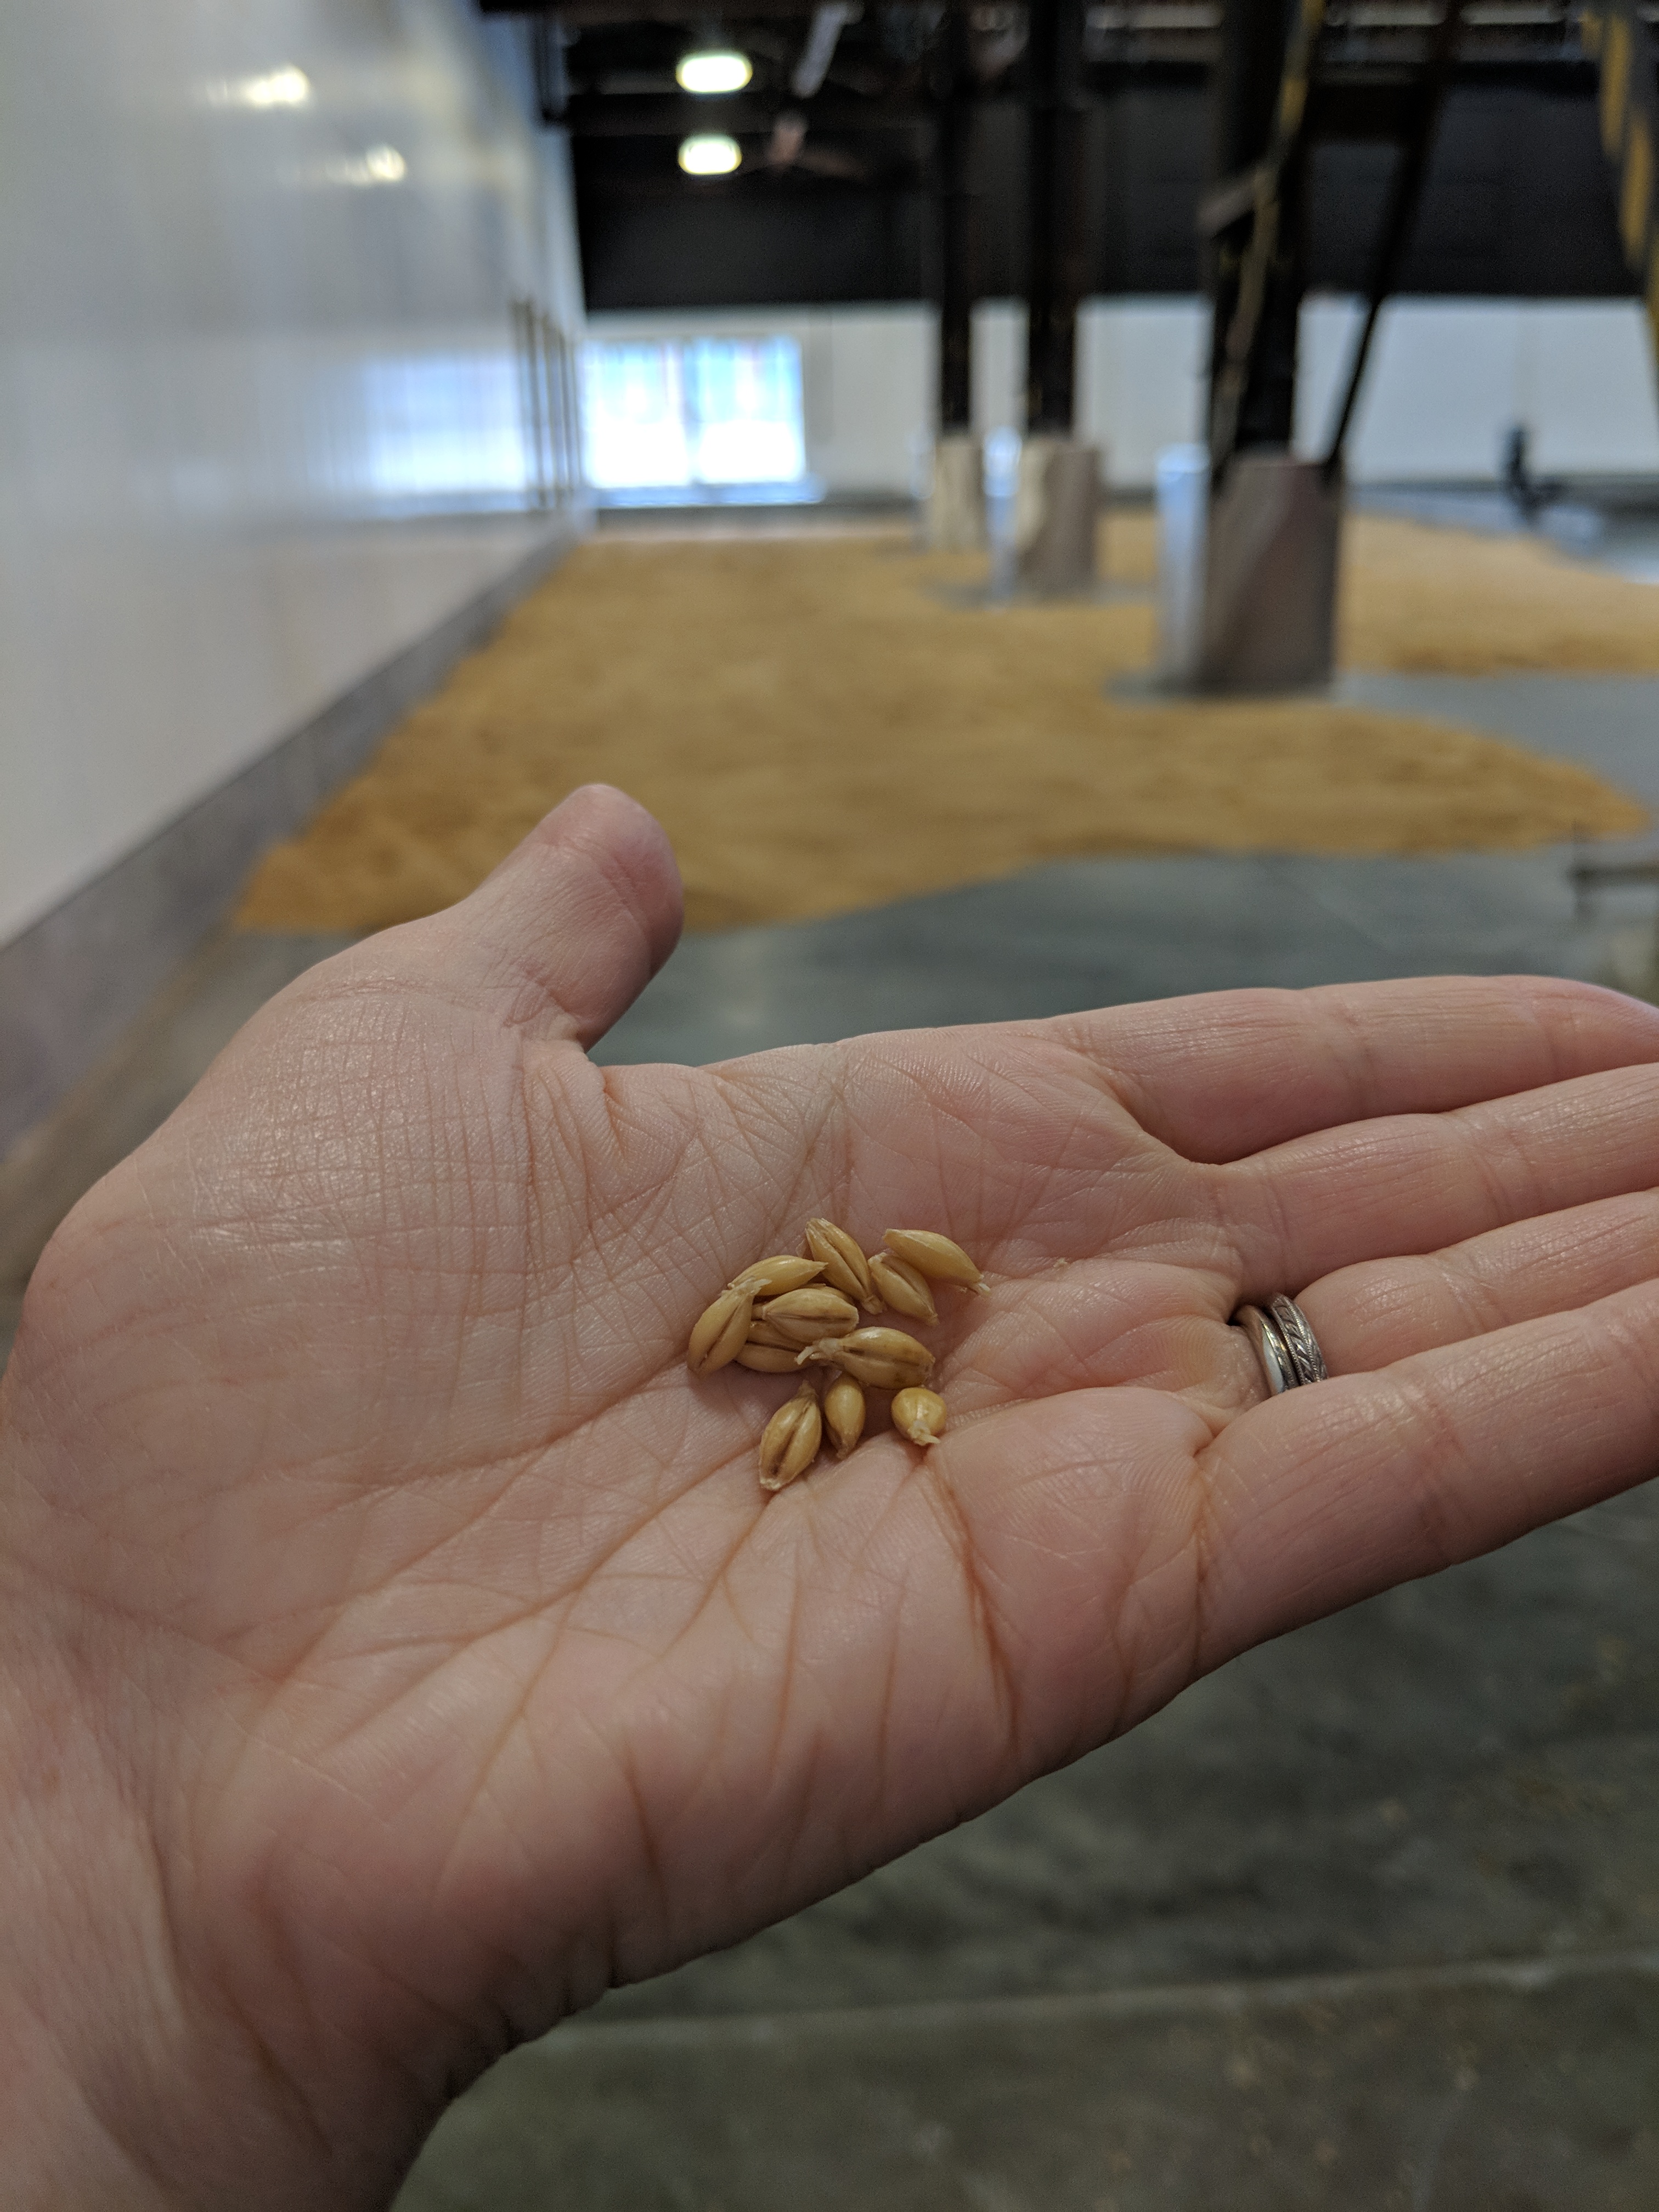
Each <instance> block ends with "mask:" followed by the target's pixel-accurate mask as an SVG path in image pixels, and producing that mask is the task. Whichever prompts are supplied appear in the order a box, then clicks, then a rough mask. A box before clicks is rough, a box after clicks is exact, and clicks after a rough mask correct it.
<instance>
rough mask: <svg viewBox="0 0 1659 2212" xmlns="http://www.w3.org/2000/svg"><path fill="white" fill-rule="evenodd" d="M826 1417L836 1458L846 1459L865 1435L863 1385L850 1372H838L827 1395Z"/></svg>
mask: <svg viewBox="0 0 1659 2212" xmlns="http://www.w3.org/2000/svg"><path fill="white" fill-rule="evenodd" d="M823 1420H824V1426H825V1427H826V1428H827V1429H828V1430H829V1441H830V1443H833V1444H834V1446H835V1448H836V1458H837V1459H845V1458H846V1456H847V1455H848V1452H850V1451H851V1450H852V1449H853V1448H854V1445H855V1444H856V1443H858V1440H859V1438H860V1437H861V1436H862V1435H863V1434H864V1389H863V1385H862V1384H861V1383H856V1382H854V1379H853V1377H852V1376H850V1375H848V1374H845V1373H842V1374H840V1375H837V1376H836V1379H835V1381H834V1382H833V1383H831V1384H830V1385H829V1389H827V1390H826V1391H825V1392H824V1394H823Z"/></svg>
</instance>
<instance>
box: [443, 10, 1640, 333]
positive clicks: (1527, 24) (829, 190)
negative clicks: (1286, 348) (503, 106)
mask: <svg viewBox="0 0 1659 2212" xmlns="http://www.w3.org/2000/svg"><path fill="white" fill-rule="evenodd" d="M480 4H481V5H482V6H483V9H484V10H485V12H487V13H490V14H517V15H526V14H530V15H531V25H532V28H531V35H532V40H533V41H534V42H535V44H536V46H537V47H538V56H539V64H540V68H539V76H540V82H541V83H542V87H543V97H544V110H545V112H546V113H547V116H548V119H549V120H555V119H556V120H557V121H559V122H560V123H561V124H562V125H563V127H565V128H566V129H568V131H569V132H570V134H571V138H572V143H573V153H574V165H575V174H576V184H577V203H578V218H579V222H580V233H581V243H582V258H583V267H584V274H585V277H586V288H587V300H588V305H589V307H590V308H592V309H594V310H597V311H602V310H605V309H614V308H647V309H648V308H665V307H685V308H707V307H754V306H761V305H768V306H782V305H808V304H813V303H829V302H837V301H897V300H914V299H919V298H926V297H929V296H932V295H933V294H934V293H935V290H936V287H937V281H938V280H937V269H936V265H935V264H936V262H937V253H938V248H937V234H938V223H937V220H936V216H937V197H936V196H937V191H938V183H939V180H938V176H937V173H936V161H935V149H936V143H937V135H938V132H937V118H938V115H939V102H940V100H941V99H942V98H943V97H944V96H945V94H946V93H947V91H948V89H949V85H950V82H951V77H950V66H949V64H948V62H947V59H946V56H947V53H948V52H950V51H951V40H950V38H949V25H948V23H947V19H946V14H945V8H944V7H943V6H941V5H939V4H937V0H928V4H922V5H916V4H911V0H895V4H889V5H881V4H875V5H872V4H866V5H865V6H864V7H863V8H862V9H859V8H857V7H856V6H854V8H852V9H848V10H847V11H845V12H846V13H847V14H848V15H850V17H851V20H849V21H845V22H844V23H843V24H842V27H840V28H839V31H838V33H836V35H835V38H834V47H833V56H832V58H831V59H830V61H829V66H828V69H827V70H826V71H825V73H824V75H823V80H822V82H821V83H820V84H819V85H818V86H817V88H816V89H811V90H807V91H805V92H803V90H802V80H801V78H800V76H799V70H800V65H801V63H802V59H803V56H804V53H805V49H806V47H807V45H808V41H809V40H810V39H811V35H812V33H813V29H814V22H815V11H814V10H813V9H811V8H810V7H805V6H801V5H799V4H798V0H772V4H771V5H769V6H767V5H765V4H764V0H741V6H740V9H738V11H737V12H733V13H731V14H727V15H724V16H710V15H708V12H707V9H705V8H703V7H701V6H697V5H696V4H695V0H574V4H572V5H569V6H567V7H565V8H563V9H560V10H559V11H558V12H557V13H556V14H555V13H552V12H550V11H547V10H538V11H535V12H534V13H533V14H532V12H531V11H530V10H528V9H526V7H525V6H524V4H523V0H517V4H514V5H510V6H509V5H507V4H504V0H480ZM642 11H647V12H643V13H642ZM817 12H818V13H819V14H820V15H821V13H822V11H817ZM1436 15H1437V10H1436V9H1432V8H1430V7H1427V6H1424V5H1421V4H1413V0H1355V3H1354V4H1350V5H1349V6H1347V7H1346V8H1342V7H1333V9H1332V10H1331V20H1332V26H1333V27H1332V29H1331V31H1330V32H1329V33H1328V37H1327V46H1326V52H1325V59H1324V66H1323V68H1322V81H1323V83H1324V87H1325V88H1324V90H1323V91H1322V94H1321V95H1320V97H1321V99H1322V100H1323V101H1324V103H1325V104H1326V106H1327V108H1328V111H1329V112H1328V118H1326V127H1327V129H1328V132H1330V133H1335V132H1339V131H1340V133H1341V136H1340V138H1335V137H1333V138H1332V139H1331V142H1330V143H1324V144H1322V145H1320V146H1319V147H1318V149H1317V150H1316V155H1315V157H1314V170H1313V189H1312V191H1311V193H1310V210H1311V239H1310V278H1311V281H1312V283H1314V284H1315V285H1316V286H1324V287H1330V288H1334V289H1356V288H1358V286H1359V284H1360V283H1361V282H1362V280H1363V276H1364V272H1365V270H1366V269H1367V267H1368V257H1369V255H1370V252H1371V248H1372V242H1373V240H1374V238H1375V235H1376V222H1377V218H1378V214H1379V210H1380V209H1381V205H1382V201H1383V194H1384V192H1385V191H1386V188H1387V183H1388V178H1389V166H1390V163H1391V161H1393V159H1394V155H1393V153H1392V151H1391V149H1390V148H1389V146H1388V145H1387V144H1386V143H1380V142H1381V138H1382V137H1383V134H1384V133H1385V132H1386V131H1387V128H1388V102H1389V98H1390V86H1391V83H1392V82H1393V81H1394V79H1395V77H1396V76H1398V77H1401V78H1402V79H1403V77H1404V76H1405V75H1406V74H1407V72H1408V70H1409V69H1410V67H1411V65H1412V64H1413V63H1414V62H1415V61H1416V60H1417V59H1418V58H1419V53H1420V51H1421V49H1422V46H1423V42H1424V40H1425V36H1426V34H1427V27H1428V26H1430V25H1431V23H1432V22H1433V21H1434V20H1435V17H1436ZM1575 16H1576V10H1571V11H1570V10H1569V9H1566V8H1565V7H1560V6H1549V5H1525V4H1515V5H1509V4H1505V5H1493V4H1488V5H1485V6H1482V5H1480V4H1475V5H1472V6H1470V7H1469V8H1468V11H1467V14H1466V18H1465V23H1466V27H1465V30H1464V33H1463V35H1462V47H1461V56H1460V61H1459V64H1458V69H1457V73H1456V77H1455V82H1454V85H1453V88H1452V91H1451V94H1450V97H1449V100H1448V103H1447V106H1446V110H1445V113H1444V117H1443V123H1442V126H1441V130H1440V134H1439V137H1438V141H1437V146H1436V149H1435V154H1434V158H1433V161H1432V165H1431V172H1430V177H1429V182H1428V185H1427V189H1426V192H1425V199H1424V204H1423V208H1422V212H1421V216H1420V220H1419V224H1418V228H1417V233H1416V244H1415V246H1414V248H1413V252H1412V254H1411V256H1410V258H1409V259H1408V261H1407V266H1406V268H1405V270H1404V272H1403V275H1402V279H1401V289H1404V290H1406V291H1409V292H1415V293H1428V294H1435V293H1439V294H1462V295H1482V294H1485V295H1499V296H1511V297H1580V298H1583V297H1596V296H1608V295H1622V294H1626V293H1628V292H1629V290H1630V289H1631V280H1630V278H1629V276H1628V274H1627V272H1626V268H1625V264H1624V261H1623V258H1622V257H1621V254H1620V246H1619V240H1618V235H1617V230H1616V226H1615V222H1614V215H1613V198H1612V191H1611V187H1610V185H1609V184H1608V181H1607V171H1606V165H1605V163H1604V161H1603V160H1602V156H1601V146H1600V143H1599V138H1598V133H1597V124H1596V113H1595V70H1594V68H1593V66H1592V64H1590V63H1589V61H1588V60H1587V59H1586V58H1584V56H1583V53H1582V52H1581V51H1580V48H1579V45H1578V40H1577V31H1576V28H1575V24H1574V18H1575ZM1217 20H1218V9H1216V8H1215V7H1213V6H1204V5H1197V4H1175V0H1158V4H1145V5H1140V6H1133V5H1130V6H1091V7H1089V8H1088V9H1087V11H1086V15H1085V30H1084V34H1083V55H1082V70H1081V77H1080V83H1081V99H1082V101H1083V105H1084V106H1085V113H1086V124H1085V129H1086V132H1087V146H1088V155H1087V161H1086V164H1085V170H1086V174H1087V177H1088V179H1089V191H1090V205H1089V208H1088V210H1087V227H1086V234H1087V240H1088V248H1087V252H1088V268H1089V282H1088V283H1087V286H1086V288H1085V289H1087V290H1089V291H1091V292H1095V293H1100V294H1108V295H1111V294H1117V295H1124V294H1156V293H1190V292H1193V291H1195V290H1196V289H1199V283H1200V275H1199V241H1198V236H1197V232H1196V229H1195V225H1194V216H1195V210H1196V207H1197V203H1198V199H1199V197H1200V193H1201V192H1202V191H1203V189H1204V187H1205V185H1206V184H1207V183H1209V182H1210V181H1211V180H1212V163H1211V159H1210V142H1211V125H1210V112H1209V96H1208V78H1209V72H1210V68H1211V65H1212V60H1213V58H1214V52H1215V46H1216V23H1217ZM1025 25H1026V11H1025V9H1024V8H1021V7H1015V6H1012V5H1004V4H996V5H983V6H973V7H970V8H969V9H968V11H967V23H966V26H965V32H966V35H965V38H964V37H963V36H962V35H961V34H960V33H958V36H957V40H956V41H955V42H954V43H955V48H956V51H957V52H958V53H960V52H962V51H963V48H964V47H965V50H966V58H967V60H968V63H969V70H970V72H971V73H970V75H969V76H968V77H967V79H966V83H967V85H968V86H969V90H970V99H971V108H970V118H969V132H970V141H969V143H970V147H971V155H970V161H969V176H970V179H971V183H972V190H973V194H974V206H975V214H976V222H975V252H974V261H975V267H974V271H973V279H974V289H975V292H976V293H977V294H978V295H980V296H982V297H987V298H994V297H1000V296H1007V295H1015V296H1018V295H1020V294H1021V292H1022V291H1023V289H1024V276H1025V270H1024V261H1025V255H1024V144H1025V137H1026V131H1027V128H1028V118H1029V112H1030V111H1029V107H1028V105H1027V98H1028V88H1027V86H1026V83H1025V82H1024V61H1023V56H1024V33H1025ZM824 28H825V27H824V26H823V24H822V23H821V22H820V23H819V24H818V30H819V39H820V52H821V51H822V46H823V44H824V43H826V41H825V40H824ZM710 42H718V43H719V44H721V45H729V46H736V47H738V48H739V49H741V50H742V51H743V52H744V53H746V54H747V55H748V56H749V58H750V61H751V62H752V64H753V65H754V72H755V74H754V77H753V81H752V82H751V83H750V86H749V87H748V88H746V90H745V91H744V93H743V94H739V95H738V96H736V97H733V98H726V99H693V98H690V97H688V96H687V95H685V94H682V93H680V92H679V91H678V88H676V85H675V82H674V65H675V63H676V61H677V60H678V57H679V56H680V54H681V53H682V52H684V51H685V49H686V47H687V46H688V45H690V44H693V43H695V44H697V45H703V44H707V43H710ZM792 79H793V82H792ZM1373 125H1374V130H1373ZM1315 129H1316V137H1319V136H1320V135H1321V125H1320V122H1319V119H1318V118H1316V125H1315ZM693 131H725V132H727V133H729V134H730V135H731V136H732V137H735V138H736V139H737V140H738V143H739V144H740V146H741V147H742V149H743V155H744V160H743V165H742V167H740V168H739V169H738V171H737V172H736V173H734V174H732V175H731V176H727V177H720V178H700V179H694V178H690V177H687V176H685V175H684V174H683V173H682V172H681V171H680V169H679V167H678V162H677V150H678V144H679V142H680V140H681V138H682V137H684V136H686V135H687V134H689V133H690V132H693ZM1368 132H1371V133H1372V135H1371V136H1367V135H1366V134H1367V133H1368Z"/></svg>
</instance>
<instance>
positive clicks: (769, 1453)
mask: <svg viewBox="0 0 1659 2212" xmlns="http://www.w3.org/2000/svg"><path fill="white" fill-rule="evenodd" d="M822 1442H823V1415H822V1414H821V1413H820V1412H819V1410H818V1394H817V1391H816V1390H815V1389H813V1388H812V1385H811V1383H802V1384H801V1386H800V1388H799V1390H797V1391H796V1393H795V1395H794V1396H793V1398H792V1399H790V1401H789V1402H788V1404H787V1405H786V1406H780V1407H778V1410H777V1412H776V1413H774V1414H773V1416H772V1418H771V1419H770V1420H769V1422H768V1423H767V1424H766V1429H765V1432H764V1433H763V1436H762V1437H761V1444H760V1479H761V1488H762V1489H763V1490H784V1489H787V1487H788V1486H789V1485H790V1484H791V1483H792V1482H793V1481H794V1480H795V1479H796V1478H797V1476H799V1475H803V1474H805V1472H806V1470H807V1468H809V1467H811V1464H812V1462H813V1461H814V1460H815V1459H816V1458H817V1455H818V1446H819V1445H820V1443H822Z"/></svg>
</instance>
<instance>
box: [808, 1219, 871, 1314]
mask: <svg viewBox="0 0 1659 2212" xmlns="http://www.w3.org/2000/svg"><path fill="white" fill-rule="evenodd" d="M806 1249H807V1250H808V1251H809V1252H810V1253H811V1255H812V1257H813V1258H814V1259H815V1260H818V1261H822V1262H823V1279H824V1280H825V1282H827V1283H833V1284H834V1285H835V1287H836V1290H838V1291H842V1293H843V1294H844V1295H845V1296H846V1297H849V1298H852V1299H854V1300H855V1301H856V1303H857V1304H860V1305H861V1306H863V1307H865V1308H866V1310H872V1309H876V1308H878V1307H879V1304H880V1301H879V1299H878V1297H877V1296H876V1292H875V1288H874V1286H873V1285H872V1283H871V1280H870V1263H869V1261H867V1260H866V1258H865V1256H864V1252H863V1248H862V1247H861V1246H860V1244H859V1243H858V1241H857V1239H856V1238H855V1237H849V1236H848V1233H847V1231H845V1230H844V1229H838V1228H837V1227H836V1224H835V1223H834V1222H833V1221H826V1220H825V1219H824V1218H823V1216H822V1215H821V1214H820V1215H817V1216H816V1217H815V1218H813V1219H812V1220H811V1221H809V1222H808V1223H807V1225H806Z"/></svg>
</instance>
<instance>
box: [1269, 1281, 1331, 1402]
mask: <svg viewBox="0 0 1659 2212" xmlns="http://www.w3.org/2000/svg"><path fill="white" fill-rule="evenodd" d="M1268 1311H1269V1312H1270V1313H1271V1314H1272V1316H1273V1319H1274V1320H1275V1321H1276V1322H1278V1323H1279V1334H1280V1335H1281V1336H1282V1337H1283V1338H1284V1340H1285V1343H1286V1345H1287V1346H1289V1347H1290V1354H1291V1358H1292V1359H1293V1360H1294V1361H1295V1362H1296V1364H1297V1368H1298V1369H1299V1370H1300V1371H1301V1377H1302V1380H1303V1381H1304V1383H1328V1382H1329V1381H1330V1379H1331V1377H1330V1370H1329V1369H1328V1367H1327V1366H1326V1364H1325V1355H1324V1353H1323V1352H1322V1351H1321V1350H1320V1348H1319V1340H1318V1338H1317V1337H1316V1335H1315V1334H1314V1333H1313V1331H1312V1329H1311V1328H1310V1327H1309V1326H1308V1316H1307V1315H1306V1314H1304V1312H1303V1310H1302V1309H1301V1307H1300V1306H1299V1305H1297V1302H1296V1300H1295V1299H1294V1298H1287V1297H1284V1296H1282V1295H1281V1296H1279V1297H1276V1298H1275V1299H1274V1300H1273V1304H1271V1305H1270V1306H1269V1308H1268Z"/></svg>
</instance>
